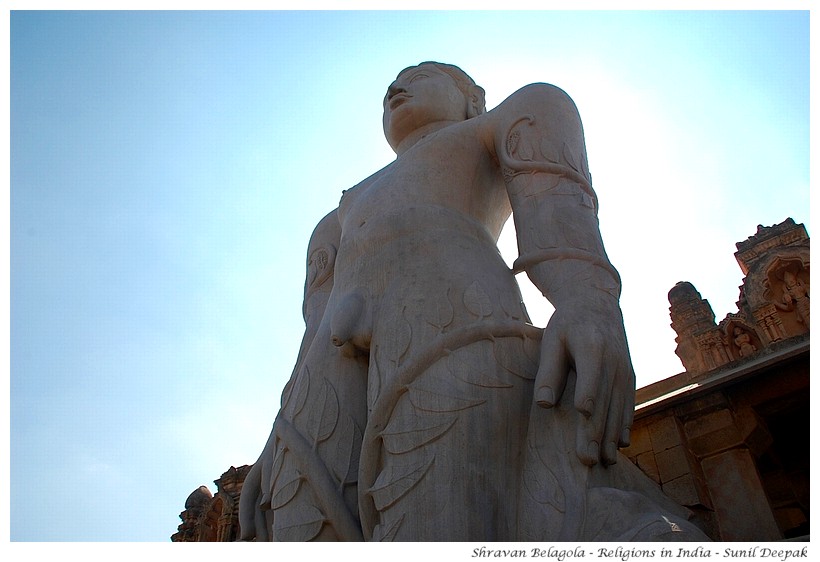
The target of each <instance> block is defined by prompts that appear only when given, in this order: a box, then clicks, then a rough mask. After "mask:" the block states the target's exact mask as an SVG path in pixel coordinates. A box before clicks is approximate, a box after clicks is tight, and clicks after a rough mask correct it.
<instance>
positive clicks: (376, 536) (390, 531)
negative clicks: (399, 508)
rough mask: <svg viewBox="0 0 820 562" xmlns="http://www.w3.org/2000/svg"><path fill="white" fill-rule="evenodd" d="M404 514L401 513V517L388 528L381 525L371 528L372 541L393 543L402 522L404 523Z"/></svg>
mask: <svg viewBox="0 0 820 562" xmlns="http://www.w3.org/2000/svg"><path fill="white" fill-rule="evenodd" d="M404 516H405V514H404V513H402V514H401V517H399V518H398V519H396V520H395V521H393V523H391V524H390V527H387V528H385V526H384V525H382V524H381V523H380V524H378V525H376V526H375V527H374V528H373V540H374V541H377V542H393V541H394V540H395V539H396V533H397V532H398V530H399V527H401V524H402V522H403V521H404Z"/></svg>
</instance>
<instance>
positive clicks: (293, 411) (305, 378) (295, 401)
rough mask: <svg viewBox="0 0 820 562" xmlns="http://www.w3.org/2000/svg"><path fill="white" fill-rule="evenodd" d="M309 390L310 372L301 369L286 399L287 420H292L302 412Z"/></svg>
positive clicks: (306, 369) (304, 368)
mask: <svg viewBox="0 0 820 562" xmlns="http://www.w3.org/2000/svg"><path fill="white" fill-rule="evenodd" d="M309 389H310V370H309V369H308V368H307V366H305V367H303V368H302V369H301V370H300V372H299V374H298V375H297V378H296V382H295V383H294V388H293V392H292V394H291V396H289V397H288V402H290V401H291V400H292V402H290V403H289V405H288V410H287V413H288V416H287V417H288V418H289V419H293V418H294V417H296V415H297V414H298V413H299V412H301V411H302V408H304V407H305V403H306V402H307V396H308V390H309Z"/></svg>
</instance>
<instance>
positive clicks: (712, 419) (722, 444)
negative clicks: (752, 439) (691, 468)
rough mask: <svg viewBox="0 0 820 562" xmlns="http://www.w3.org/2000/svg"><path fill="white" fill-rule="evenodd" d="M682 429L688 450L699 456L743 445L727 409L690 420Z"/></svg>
mask: <svg viewBox="0 0 820 562" xmlns="http://www.w3.org/2000/svg"><path fill="white" fill-rule="evenodd" d="M684 431H685V433H686V436H687V438H688V439H687V443H688V445H689V448H690V450H691V451H692V453H693V454H694V455H696V456H698V457H701V458H702V457H706V456H709V455H713V454H715V453H718V452H720V451H725V450H726V449H731V448H733V447H739V446H742V445H744V442H743V437H742V436H741V434H740V431H738V428H737V426H736V425H735V422H734V418H733V417H732V413H731V412H730V411H729V410H718V411H717V412H712V413H710V414H707V415H705V416H701V417H699V418H696V419H694V420H690V421H688V422H686V424H684Z"/></svg>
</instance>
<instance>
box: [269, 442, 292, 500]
mask: <svg viewBox="0 0 820 562" xmlns="http://www.w3.org/2000/svg"><path fill="white" fill-rule="evenodd" d="M286 452H287V449H285V448H284V447H283V446H282V445H279V446H278V447H277V449H276V456H274V457H273V466H272V467H271V470H270V480H268V482H267V489H266V491H267V492H268V493H270V494H272V493H273V486H274V484H275V483H276V480H277V479H278V478H279V473H280V472H282V465H283V464H284V462H285V453H286Z"/></svg>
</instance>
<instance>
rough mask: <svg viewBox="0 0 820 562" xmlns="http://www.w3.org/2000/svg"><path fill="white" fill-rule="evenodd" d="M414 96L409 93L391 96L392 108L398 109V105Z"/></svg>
mask: <svg viewBox="0 0 820 562" xmlns="http://www.w3.org/2000/svg"><path fill="white" fill-rule="evenodd" d="M411 97H412V96H409V95H407V94H396V95H395V96H393V97H392V98H390V103H389V105H390V109H396V108H397V107H398V106H400V105H401V104H403V103H404V102H406V101H407V100H409V99H410V98H411Z"/></svg>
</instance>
